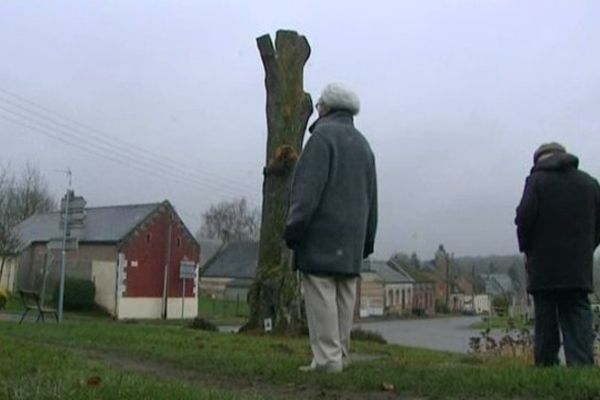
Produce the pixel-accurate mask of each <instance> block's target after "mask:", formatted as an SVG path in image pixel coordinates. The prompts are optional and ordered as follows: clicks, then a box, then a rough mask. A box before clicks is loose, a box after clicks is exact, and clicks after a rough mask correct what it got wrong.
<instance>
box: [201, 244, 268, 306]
mask: <svg viewBox="0 0 600 400" xmlns="http://www.w3.org/2000/svg"><path fill="white" fill-rule="evenodd" d="M257 264H258V242H257V241H233V242H224V243H223V244H222V245H221V246H220V248H219V249H218V250H217V251H216V252H215V254H214V255H213V256H212V257H211V258H210V259H208V260H207V261H206V264H204V266H203V268H202V271H201V274H200V292H201V295H203V296H208V297H211V298H225V299H230V300H243V301H246V298H247V295H248V291H249V290H250V286H251V285H252V282H253V281H254V277H255V276H256V268H257Z"/></svg>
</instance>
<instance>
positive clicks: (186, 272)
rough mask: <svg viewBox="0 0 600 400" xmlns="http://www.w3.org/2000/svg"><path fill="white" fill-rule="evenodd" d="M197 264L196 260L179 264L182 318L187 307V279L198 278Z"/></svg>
mask: <svg viewBox="0 0 600 400" xmlns="http://www.w3.org/2000/svg"><path fill="white" fill-rule="evenodd" d="M197 267H198V266H197V265H196V263H195V262H194V261H181V263H180V264H179V279H181V287H182V288H181V319H183V316H184V308H185V280H186V279H192V280H193V279H196V274H197Z"/></svg>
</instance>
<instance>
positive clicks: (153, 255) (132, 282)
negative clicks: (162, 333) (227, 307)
mask: <svg viewBox="0 0 600 400" xmlns="http://www.w3.org/2000/svg"><path fill="white" fill-rule="evenodd" d="M85 213H86V219H85V225H84V227H83V228H82V229H76V230H73V231H72V233H71V236H72V237H75V238H77V240H78V243H79V245H78V249H77V250H73V251H70V252H68V257H67V269H66V271H67V272H66V275H67V277H74V278H80V279H88V280H91V281H93V282H94V283H95V286H96V298H95V301H96V303H97V304H98V305H100V306H102V307H103V308H105V309H106V310H107V311H108V312H109V313H110V314H112V315H113V316H115V317H116V318H118V319H123V318H181V316H182V310H183V315H184V317H185V318H192V317H195V316H197V314H198V293H197V283H198V268H196V273H195V278H194V279H187V280H186V282H185V293H184V292H183V280H182V279H180V275H179V274H180V265H181V262H182V261H188V262H189V263H193V264H195V265H196V266H197V264H198V263H199V260H200V245H199V244H198V242H197V241H196V239H195V238H194V236H193V235H192V234H191V233H190V231H189V230H188V229H187V227H186V226H185V225H184V223H183V222H182V220H181V218H180V217H179V216H178V215H177V212H176V211H175V209H174V208H173V206H172V205H171V204H170V203H169V202H168V201H166V200H165V201H163V202H162V203H153V204H136V205H124V206H110V207H94V208H86V209H85ZM59 221H60V215H59V213H58V212H55V213H47V214H38V215H34V216H32V217H30V218H28V219H27V220H25V221H24V222H22V223H21V224H20V225H19V226H17V228H16V230H17V232H18V234H19V236H20V238H21V243H22V246H21V250H20V252H19V267H18V276H17V286H18V287H19V288H27V289H32V290H36V291H41V287H42V286H43V282H44V270H45V271H46V274H45V275H46V279H45V281H46V293H53V292H54V288H55V287H56V285H57V283H58V278H59V270H60V251H56V250H51V248H52V246H49V245H48V244H49V242H51V239H55V238H60V237H61V236H62V230H60V228H59ZM182 295H183V301H182Z"/></svg>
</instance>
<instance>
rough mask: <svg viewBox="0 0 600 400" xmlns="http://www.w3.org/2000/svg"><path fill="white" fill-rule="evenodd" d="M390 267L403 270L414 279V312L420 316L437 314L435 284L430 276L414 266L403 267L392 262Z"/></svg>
mask: <svg viewBox="0 0 600 400" xmlns="http://www.w3.org/2000/svg"><path fill="white" fill-rule="evenodd" d="M389 263H390V266H391V267H392V268H394V269H396V270H402V271H404V273H406V274H407V275H408V276H410V277H411V278H412V279H413V290H412V295H413V297H412V312H413V314H418V315H434V314H435V298H436V292H435V288H436V286H435V282H434V281H433V280H432V279H431V278H430V275H429V274H427V273H425V272H424V271H423V270H422V269H420V268H416V267H412V266H407V265H404V266H401V265H399V264H398V263H397V262H395V261H393V260H390V262H389Z"/></svg>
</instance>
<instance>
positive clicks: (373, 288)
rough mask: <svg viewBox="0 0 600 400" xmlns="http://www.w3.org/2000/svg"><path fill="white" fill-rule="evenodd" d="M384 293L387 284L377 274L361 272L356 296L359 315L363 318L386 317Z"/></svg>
mask: <svg viewBox="0 0 600 400" xmlns="http://www.w3.org/2000/svg"><path fill="white" fill-rule="evenodd" d="M384 293H385V283H384V281H383V279H381V277H380V276H379V275H378V274H377V273H376V272H374V271H363V272H361V274H360V280H359V282H358V288H357V296H356V303H357V306H358V315H359V316H360V317H361V318H366V317H370V316H382V315H384V309H385V296H384Z"/></svg>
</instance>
